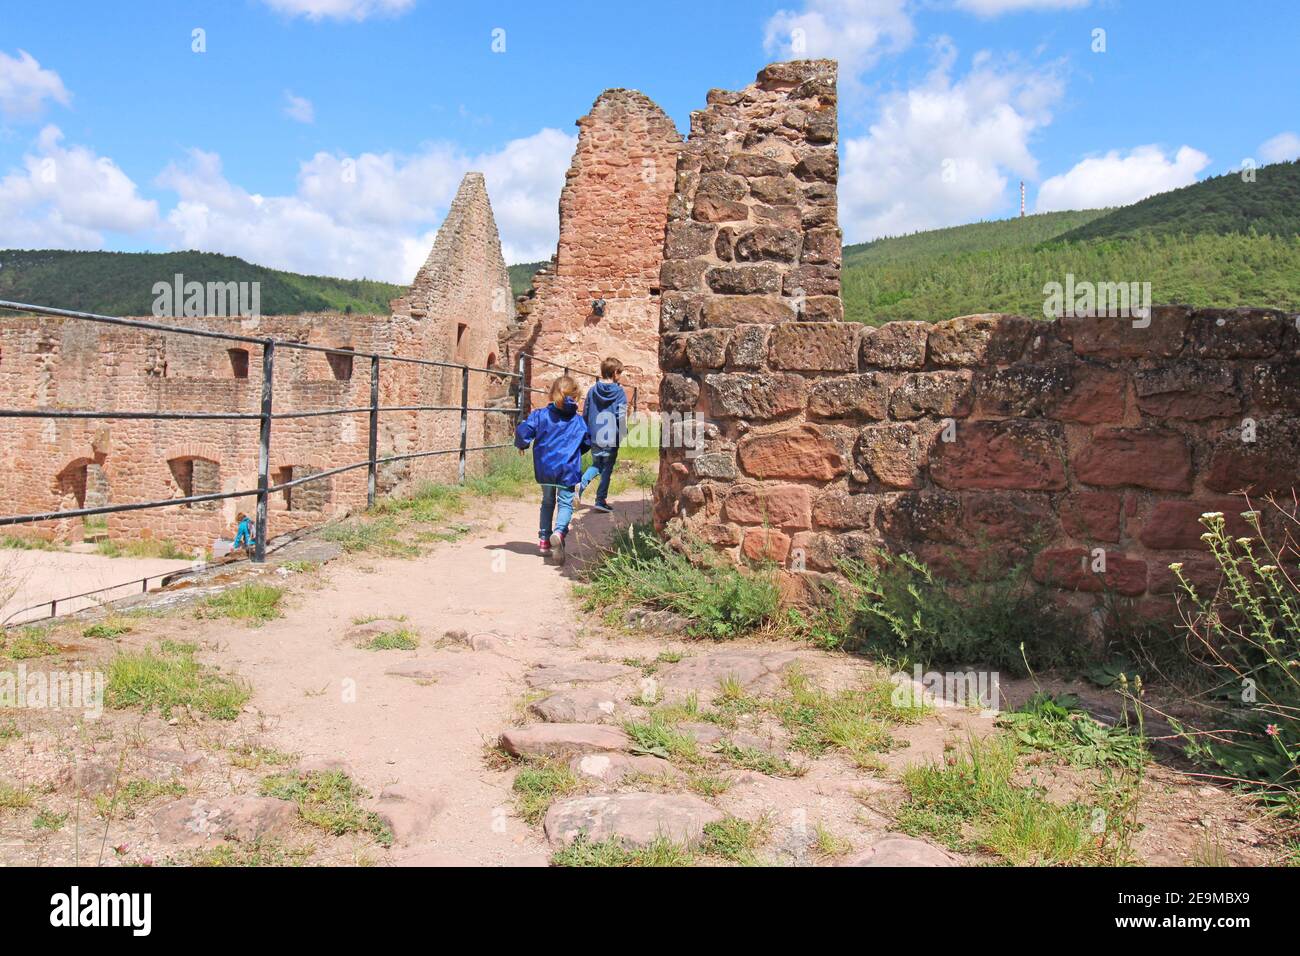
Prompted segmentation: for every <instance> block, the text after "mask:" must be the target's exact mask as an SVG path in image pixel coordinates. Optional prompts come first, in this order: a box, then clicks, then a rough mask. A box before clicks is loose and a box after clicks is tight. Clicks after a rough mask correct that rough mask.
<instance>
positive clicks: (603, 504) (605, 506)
mask: <svg viewBox="0 0 1300 956" xmlns="http://www.w3.org/2000/svg"><path fill="white" fill-rule="evenodd" d="M591 507H592V510H593V511H603V512H604V513H605V514H610V513H611V512H613V510H614V509H613V508H611V507H610V506H609V502H608V501H597V502H596V503H595V504H594V505H592V506H591Z"/></svg>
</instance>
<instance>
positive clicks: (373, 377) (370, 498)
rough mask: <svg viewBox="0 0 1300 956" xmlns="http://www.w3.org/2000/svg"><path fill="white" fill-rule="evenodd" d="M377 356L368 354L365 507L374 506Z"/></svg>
mask: <svg viewBox="0 0 1300 956" xmlns="http://www.w3.org/2000/svg"><path fill="white" fill-rule="evenodd" d="M378 457H379V356H378V355H372V356H370V464H369V466H368V467H367V468H366V507H367V508H373V507H374V506H375V484H376V481H375V478H376V472H377V471H378V470H379V466H378V465H376V464H375V459H376V458H378Z"/></svg>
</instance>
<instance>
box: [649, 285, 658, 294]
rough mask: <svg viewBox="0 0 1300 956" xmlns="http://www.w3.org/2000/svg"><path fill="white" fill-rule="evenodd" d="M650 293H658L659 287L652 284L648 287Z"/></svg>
mask: <svg viewBox="0 0 1300 956" xmlns="http://www.w3.org/2000/svg"><path fill="white" fill-rule="evenodd" d="M650 294H651V295H658V294H659V287H658V286H654V285H652V286H651V287H650Z"/></svg>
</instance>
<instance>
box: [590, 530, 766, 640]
mask: <svg viewBox="0 0 1300 956" xmlns="http://www.w3.org/2000/svg"><path fill="white" fill-rule="evenodd" d="M578 593H579V594H580V596H581V597H582V598H583V600H584V602H585V606H586V608H587V609H588V610H594V609H598V608H622V609H626V608H629V607H633V606H636V605H645V606H649V607H655V608H663V609H667V610H670V611H673V612H675V613H677V614H680V615H682V616H683V617H685V618H686V619H687V620H688V621H689V622H690V623H689V625H688V627H687V630H688V632H689V633H691V634H693V635H695V636H707V637H713V638H729V637H735V636H737V635H740V634H743V633H746V632H748V631H754V630H759V629H762V628H764V627H767V626H769V625H771V624H772V623H773V622H774V620H775V619H776V616H777V611H778V607H779V604H780V589H779V588H778V586H777V583H776V577H775V574H774V573H773V572H772V571H771V570H770V569H765V568H764V569H758V570H754V571H746V570H742V569H740V568H737V567H736V566H735V565H733V564H731V563H730V562H729V561H726V560H725V559H723V558H721V557H719V556H718V555H716V554H714V553H713V552H712V551H711V550H708V549H705V548H702V547H696V548H693V549H692V550H691V553H690V554H684V553H681V552H678V551H675V550H673V549H672V548H670V547H669V546H668V544H667V543H666V542H664V541H663V540H662V539H661V538H659V537H658V536H656V535H655V533H654V531H653V530H652V529H651V528H650V526H649V525H648V524H644V523H642V524H634V525H630V526H629V527H627V528H625V529H623V530H621V531H619V532H618V534H617V535H615V537H614V541H613V543H612V544H611V545H610V547H609V548H608V549H606V551H605V552H604V554H603V555H602V556H601V557H600V559H599V560H597V561H595V562H594V563H593V565H592V566H591V567H590V569H589V570H588V571H587V575H586V581H585V583H583V584H582V585H581V586H580V587H579V588H578Z"/></svg>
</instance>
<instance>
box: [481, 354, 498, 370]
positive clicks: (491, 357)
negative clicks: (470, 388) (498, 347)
mask: <svg viewBox="0 0 1300 956" xmlns="http://www.w3.org/2000/svg"><path fill="white" fill-rule="evenodd" d="M484 367H485V368H496V367H497V353H496V352H489V353H488V357H487V365H486V366H484Z"/></svg>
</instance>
